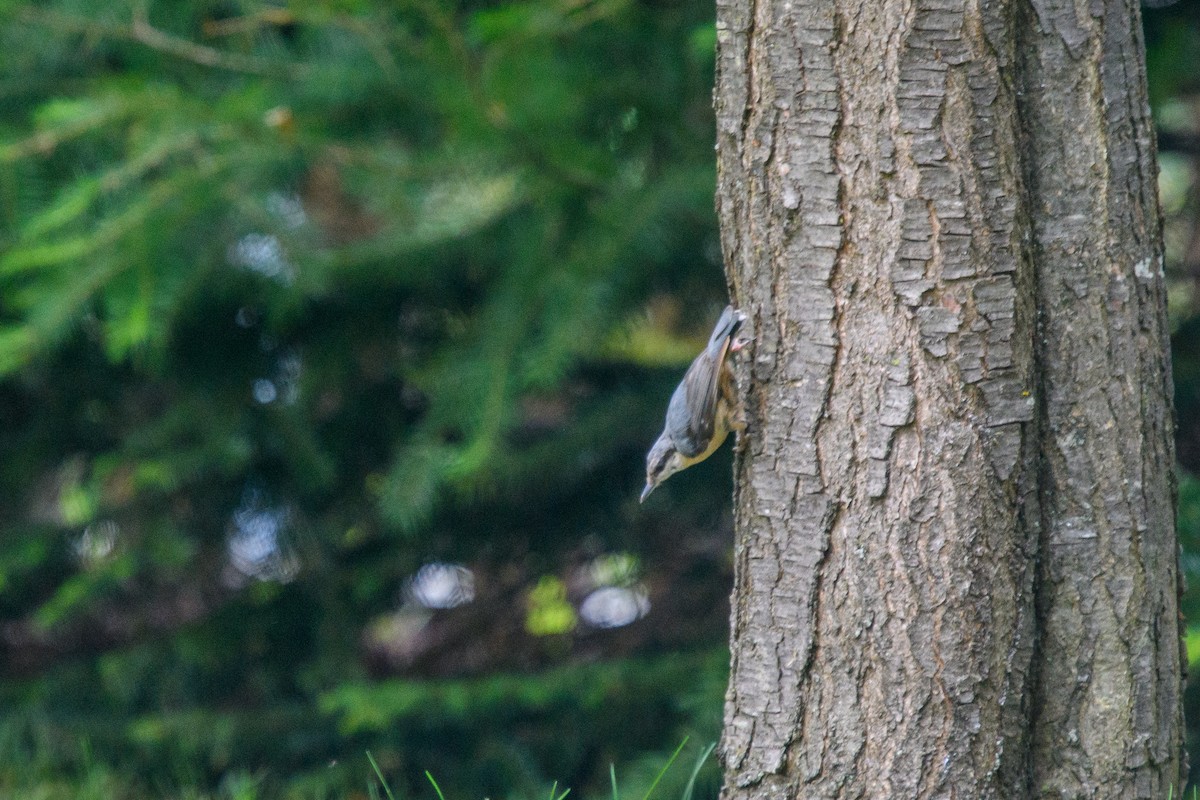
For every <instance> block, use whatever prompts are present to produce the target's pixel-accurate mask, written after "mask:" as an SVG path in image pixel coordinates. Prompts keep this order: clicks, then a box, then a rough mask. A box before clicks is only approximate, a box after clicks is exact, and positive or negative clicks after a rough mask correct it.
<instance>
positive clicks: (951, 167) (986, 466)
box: [716, 0, 1182, 798]
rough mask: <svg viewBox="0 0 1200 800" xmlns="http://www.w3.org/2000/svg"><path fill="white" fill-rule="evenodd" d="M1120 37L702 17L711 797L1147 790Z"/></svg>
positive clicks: (1161, 618)
mask: <svg viewBox="0 0 1200 800" xmlns="http://www.w3.org/2000/svg"><path fill="white" fill-rule="evenodd" d="M1139 31H1140V21H1139V18H1138V9H1137V6H1136V3H1132V2H1130V1H1129V0H1095V1H1094V2H1092V3H1091V5H1090V6H1087V7H1086V8H1084V7H1083V6H1081V5H1080V4H1077V3H1073V2H1066V0H1037V2H1034V3H1033V5H1032V7H1029V6H1027V5H1022V4H1018V3H1016V2H1011V1H1006V2H1000V3H983V4H974V3H967V4H966V5H965V6H964V5H961V4H957V3H951V2H947V0H910V2H899V1H898V0H858V2H850V1H849V0H790V1H789V0H758V2H753V0H722V2H719V3H718V22H717V38H718V77H717V93H716V105H717V126H718V130H717V135H718V170H719V178H718V190H717V204H718V209H719V212H720V215H721V224H722V238H723V245H724V250H725V260H726V264H727V269H728V275H729V280H730V284H731V292H732V294H733V297H734V299H735V302H736V303H738V304H739V305H740V306H741V307H742V308H743V309H744V310H746V311H747V312H748V313H749V314H750V316H751V319H752V321H753V324H754V327H755V331H756V340H755V342H754V343H753V345H752V346H751V347H750V348H749V349H748V352H747V356H748V357H747V366H746V368H745V370H744V375H743V378H744V381H743V383H744V386H745V388H746V391H747V397H746V401H747V413H748V417H749V422H750V427H749V435H748V436H747V438H746V440H745V441H744V442H743V443H742V444H741V447H740V452H741V456H740V458H739V461H738V467H737V473H738V474H737V483H736V485H737V487H738V488H737V491H736V496H735V514H736V526H737V544H736V550H735V569H736V580H735V590H734V599H733V612H732V674H731V679H730V687H729V693H728V698H727V706H726V726H725V737H724V742H723V754H724V759H725V764H726V785H725V794H726V796H727V797H729V798H742V797H794V796H802V797H806V798H821V797H872V798H874V797H896V798H908V797H971V798H978V797H1006V798H1008V797H1012V798H1016V797H1028V796H1044V797H1114V798H1115V797H1122V798H1124V797H1166V795H1167V792H1168V790H1169V787H1171V786H1174V787H1175V788H1176V792H1177V793H1178V790H1179V781H1180V777H1181V769H1182V764H1181V758H1182V756H1181V752H1182V733H1181V731H1182V719H1181V712H1180V697H1181V691H1182V670H1181V659H1180V646H1179V634H1180V623H1179V617H1178V603H1177V588H1178V587H1177V582H1178V577H1177V576H1178V570H1177V564H1176V545H1175V534H1174V504H1173V501H1174V486H1173V483H1172V479H1171V468H1172V463H1173V452H1172V445H1171V438H1170V433H1171V427H1172V418H1171V411H1170V373H1169V364H1168V362H1167V353H1166V347H1167V328H1166V322H1165V312H1164V305H1165V302H1164V296H1165V290H1164V286H1163V281H1162V269H1161V264H1162V260H1161V242H1160V232H1159V218H1158V207H1157V200H1156V196H1155V169H1154V152H1153V143H1152V131H1151V128H1150V121H1149V114H1148V110H1147V101H1146V89H1145V78H1144V71H1143V67H1142V59H1143V56H1142V44H1141V40H1140V35H1139Z"/></svg>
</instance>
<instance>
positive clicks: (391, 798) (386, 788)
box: [367, 750, 396, 800]
mask: <svg viewBox="0 0 1200 800" xmlns="http://www.w3.org/2000/svg"><path fill="white" fill-rule="evenodd" d="M367 761H370V762H371V769H373V770H375V775H376V777H378V778H379V782H380V783H381V784H383V793H384V794H386V795H387V797H388V800H396V797H395V795H393V794H392V787H390V786H388V782H387V778H385V777H383V770H381V769H379V765H378V764H376V763H375V756H373V755H371V751H370V750H368V751H367Z"/></svg>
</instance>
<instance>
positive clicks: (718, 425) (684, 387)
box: [641, 306, 746, 502]
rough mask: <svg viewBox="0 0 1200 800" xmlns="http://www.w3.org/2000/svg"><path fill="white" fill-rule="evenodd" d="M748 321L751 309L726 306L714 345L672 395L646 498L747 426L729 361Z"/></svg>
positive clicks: (651, 459) (651, 458)
mask: <svg viewBox="0 0 1200 800" xmlns="http://www.w3.org/2000/svg"><path fill="white" fill-rule="evenodd" d="M745 321H746V315H745V314H743V313H742V312H741V311H738V310H737V309H735V308H734V307H733V306H726V307H725V311H723V312H722V313H721V318H720V319H719V320H717V327H716V328H714V329H713V332H712V336H711V337H710V338H709V340H708V347H706V348H704V352H702V353H701V354H700V355H698V356H696V360H695V361H693V362H692V365H691V366H690V367H688V371H687V374H685V375H684V376H683V381H682V382H681V383H680V384H679V386H678V387H676V389H675V393H674V394H672V395H671V402H670V404H669V405H668V406H667V421H666V424H665V425H664V426H663V432H662V433H661V434H660V435H659V437H658V441H656V442H655V443H654V446H653V447H651V448H650V452H649V454H648V455H647V456H646V488H645V489H643V490H642V498H641V499H642V502H644V501H645V500H646V498H647V497H649V496H650V493H651V492H652V491H654V489H655V488H656V487H657V486H658V485H659V484H660V483H662V482H663V481H665V480H666V479H667V478H669V477H671V476H672V475H674V474H675V473H676V472H679V470H681V469H687V468H688V467H690V466H691V465H692V464H699V463H700V462H701V461H703V460H704V459H706V458H708V457H709V456H710V455H712V454H713V452H714V451H715V450H716V449H717V448H718V447H720V446H721V442H723V441H725V437H726V436H728V435H729V432H730V431H731V430H734V431H741V430H744V429H745V427H746V419H745V415H744V413H743V410H742V404H741V400H739V399H738V394H737V381H736V380H735V378H734V376H733V369H732V367H731V365H730V363H729V361H730V354H732V353H736V352H737V351H738V350H741V349H742V347H743V346H744V345H745V344H746V342H745V341H743V340H741V339H737V338H735V337H736V336H737V333H738V329H739V328H741V327H742V323H743V322H745Z"/></svg>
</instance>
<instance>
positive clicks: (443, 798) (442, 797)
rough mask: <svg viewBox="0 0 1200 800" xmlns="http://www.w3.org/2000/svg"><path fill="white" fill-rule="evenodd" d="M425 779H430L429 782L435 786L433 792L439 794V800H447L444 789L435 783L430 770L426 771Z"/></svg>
mask: <svg viewBox="0 0 1200 800" xmlns="http://www.w3.org/2000/svg"><path fill="white" fill-rule="evenodd" d="M425 777H426V778H428V779H429V782H430V783H432V784H433V790H434V791H435V792H437V796H438V800H446V796H445V795H444V794H442V787H440V786H438V784H437V781H435V780H434V779H433V776H432V775H430V774H429V770H425Z"/></svg>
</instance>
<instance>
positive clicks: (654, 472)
mask: <svg viewBox="0 0 1200 800" xmlns="http://www.w3.org/2000/svg"><path fill="white" fill-rule="evenodd" d="M684 466H685V465H684V463H683V456H681V455H679V451H678V450H676V449H675V445H673V444H671V440H670V439H668V438H667V435H666V434H665V433H664V434H663V435H662V436H659V437H658V441H657V442H655V443H654V446H653V447H651V448H650V452H649V453H647V454H646V488H645V489H642V497H641V500H639V501H638V502H641V503H644V502H646V498H647V497H649V496H650V493H651V492H653V491H654V490H655V489H656V488H658V485H659V484H660V483H662V482H663V481H665V480H666V479H667V478H669V477H671V476H672V475H674V474H675V473H676V472H679V470H681V469H683V468H684Z"/></svg>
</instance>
